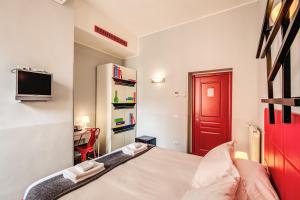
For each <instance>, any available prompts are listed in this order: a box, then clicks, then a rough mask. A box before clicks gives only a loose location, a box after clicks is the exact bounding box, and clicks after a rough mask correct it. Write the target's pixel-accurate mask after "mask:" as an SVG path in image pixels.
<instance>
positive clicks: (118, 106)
mask: <svg viewBox="0 0 300 200" xmlns="http://www.w3.org/2000/svg"><path fill="white" fill-rule="evenodd" d="M113 106H114V107H115V109H130V108H134V106H135V103H113Z"/></svg>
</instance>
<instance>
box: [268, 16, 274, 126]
mask: <svg viewBox="0 0 300 200" xmlns="http://www.w3.org/2000/svg"><path fill="white" fill-rule="evenodd" d="M267 24H268V25H269V22H267ZM269 35H270V33H269V32H266V40H268V38H269ZM266 64H267V76H268V75H269V74H270V72H271V69H272V53H271V49H269V50H268V52H267V58H266ZM267 83H268V98H269V99H272V98H273V82H272V81H269V80H267ZM268 107H269V123H270V124H275V109H274V104H269V105H268Z"/></svg>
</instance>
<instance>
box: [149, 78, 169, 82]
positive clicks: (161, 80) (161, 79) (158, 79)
mask: <svg viewBox="0 0 300 200" xmlns="http://www.w3.org/2000/svg"><path fill="white" fill-rule="evenodd" d="M164 82H166V78H165V77H153V78H152V79H151V83H164Z"/></svg>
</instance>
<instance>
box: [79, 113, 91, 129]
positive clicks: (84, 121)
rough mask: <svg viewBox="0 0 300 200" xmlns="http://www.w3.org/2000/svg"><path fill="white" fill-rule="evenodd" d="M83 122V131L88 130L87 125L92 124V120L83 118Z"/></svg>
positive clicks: (87, 117)
mask: <svg viewBox="0 0 300 200" xmlns="http://www.w3.org/2000/svg"><path fill="white" fill-rule="evenodd" d="M81 122H82V124H83V129H86V128H87V124H88V123H90V118H89V116H87V115H86V116H83V117H82V118H81Z"/></svg>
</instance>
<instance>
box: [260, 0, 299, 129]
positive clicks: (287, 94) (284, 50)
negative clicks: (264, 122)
mask: <svg viewBox="0 0 300 200" xmlns="http://www.w3.org/2000/svg"><path fill="white" fill-rule="evenodd" d="M293 2H294V3H293ZM273 3H274V1H273V0H268V1H267V5H266V11H265V16H264V21H263V24H262V30H261V34H260V38H259V43H258V48H257V53H256V58H265V57H266V62H267V63H266V64H267V77H268V99H263V100H262V102H264V103H268V107H269V109H268V110H269V118H268V119H269V122H270V124H274V123H275V110H274V104H279V105H282V113H283V114H282V122H283V123H291V113H292V111H291V106H300V104H299V100H300V98H298V97H292V96H291V55H290V49H291V46H292V44H293V42H294V39H295V37H296V36H297V33H298V31H299V28H300V5H299V2H298V1H297V2H296V3H295V0H294V1H293V0H286V1H283V2H282V3H281V5H277V6H275V8H274V9H273ZM272 9H273V11H272ZM276 10H277V11H276ZM293 10H295V11H293ZM289 12H290V13H291V15H290V14H289ZM293 12H294V13H293ZM271 15H273V17H272V16H271ZM271 18H273V21H275V22H274V24H273V25H271V24H270V21H271ZM290 18H291V19H290ZM280 29H281V32H282V44H281V47H280V49H279V51H278V53H277V55H276V58H275V61H274V62H272V53H271V46H272V44H273V42H274V40H275V38H276V36H277V34H278V32H279V30H280ZM263 45H264V47H263ZM280 68H282V98H277V99H274V96H273V81H274V79H275V77H276V75H277V74H278V71H279V70H280Z"/></svg>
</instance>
